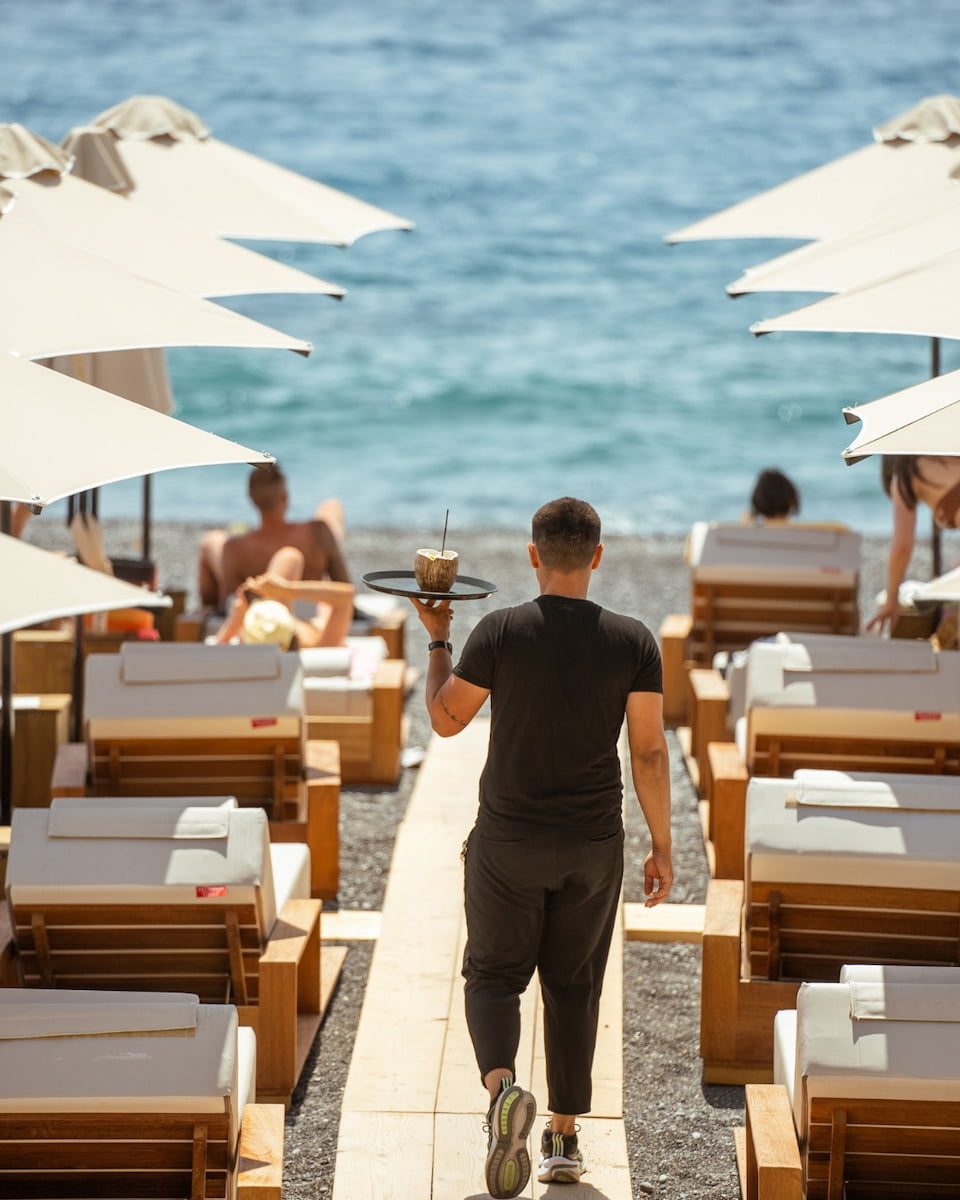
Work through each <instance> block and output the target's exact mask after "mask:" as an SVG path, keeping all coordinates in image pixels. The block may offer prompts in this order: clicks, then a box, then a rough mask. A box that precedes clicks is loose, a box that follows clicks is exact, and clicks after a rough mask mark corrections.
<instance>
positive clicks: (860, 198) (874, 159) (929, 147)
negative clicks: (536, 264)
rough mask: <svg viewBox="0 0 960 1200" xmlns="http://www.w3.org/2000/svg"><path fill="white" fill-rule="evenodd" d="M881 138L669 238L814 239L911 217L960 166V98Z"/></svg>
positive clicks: (921, 108)
mask: <svg viewBox="0 0 960 1200" xmlns="http://www.w3.org/2000/svg"><path fill="white" fill-rule="evenodd" d="M771 136H774V135H771ZM873 136H874V139H875V140H874V143H873V144H872V145H867V146H864V147H862V148H861V149H859V150H855V151H853V153H851V154H845V155H843V156H842V157H840V158H837V159H834V160H833V161H832V162H829V163H826V164H825V165H824V166H821V167H817V168H816V169H814V170H813V171H808V172H807V173H805V174H803V175H798V176H797V177H796V178H795V179H791V180H788V181H787V182H786V183H782V184H780V185H778V186H777V187H774V188H771V189H769V190H768V191H764V192H761V193H759V194H758V195H756V196H752V197H750V198H749V199H746V200H743V201H741V202H740V203H739V204H734V205H733V206H731V207H730V208H726V209H724V210H723V211H722V212H719V213H716V214H714V215H713V216H710V217H706V218H704V219H703V220H701V221H696V222H694V224H692V225H688V226H686V227H685V228H684V229H679V230H677V231H675V232H674V233H670V234H668V235H667V238H666V240H667V241H668V242H671V243H672V242H686V241H696V240H705V239H708V238H800V239H805V240H806V239H809V240H813V239H816V238H822V237H829V236H831V235H833V234H838V233H843V232H845V231H847V230H849V229H854V228H856V227H858V226H861V225H864V224H866V223H867V222H869V221H872V220H874V219H875V218H877V217H880V216H883V215H884V214H886V213H891V212H896V211H906V210H908V209H909V208H910V207H912V206H913V205H914V204H916V203H918V202H920V201H922V200H923V199H924V197H925V196H927V195H929V193H930V191H931V190H935V189H937V188H938V187H940V186H941V185H942V184H943V183H944V182H945V181H946V180H947V179H948V178H949V177H950V176H951V174H952V172H953V171H955V170H956V169H957V168H958V167H960V99H958V98H957V97H956V96H929V97H927V98H926V99H924V100H921V101H920V103H919V104H917V105H915V106H914V107H913V108H911V109H909V110H908V111H907V112H905V113H902V114H901V115H900V116H897V117H894V118H893V119H892V120H890V121H886V122H884V123H883V124H882V125H878V126H876V127H875V129H874V130H873Z"/></svg>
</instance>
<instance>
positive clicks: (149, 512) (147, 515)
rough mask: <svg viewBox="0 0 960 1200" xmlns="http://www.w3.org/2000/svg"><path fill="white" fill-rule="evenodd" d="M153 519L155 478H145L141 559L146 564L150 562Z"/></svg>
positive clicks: (146, 476)
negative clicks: (151, 524)
mask: <svg viewBox="0 0 960 1200" xmlns="http://www.w3.org/2000/svg"><path fill="white" fill-rule="evenodd" d="M152 519H153V478H152V476H150V475H144V477H143V535H142V537H141V539H140V557H141V558H142V559H143V561H144V562H149V561H150V550H151V548H152V547H151V546H150V523H151V521H152Z"/></svg>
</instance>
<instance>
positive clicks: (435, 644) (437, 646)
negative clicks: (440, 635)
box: [427, 642, 453, 654]
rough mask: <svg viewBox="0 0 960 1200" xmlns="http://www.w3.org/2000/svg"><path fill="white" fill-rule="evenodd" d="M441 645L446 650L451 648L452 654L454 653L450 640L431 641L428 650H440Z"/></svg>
mask: <svg viewBox="0 0 960 1200" xmlns="http://www.w3.org/2000/svg"><path fill="white" fill-rule="evenodd" d="M441 646H442V647H443V648H444V650H449V651H450V653H451V654H452V653H453V646H451V645H450V643H449V642H430V644H429V645H428V646H427V651H428V653H429V651H431V650H439V649H440V647H441Z"/></svg>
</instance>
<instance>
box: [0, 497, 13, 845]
mask: <svg viewBox="0 0 960 1200" xmlns="http://www.w3.org/2000/svg"><path fill="white" fill-rule="evenodd" d="M12 530H13V508H12V505H11V504H10V501H9V500H2V501H0V533H4V534H7V535H8V536H9V535H10V534H11V532H12ZM0 654H2V656H3V663H2V666H0V704H2V712H0V825H9V824H10V813H11V810H12V808H13V634H12V633H5V634H3V636H2V638H0Z"/></svg>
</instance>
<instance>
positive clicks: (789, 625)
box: [660, 522, 860, 725]
mask: <svg viewBox="0 0 960 1200" xmlns="http://www.w3.org/2000/svg"><path fill="white" fill-rule="evenodd" d="M689 540H690V555H689V557H690V562H691V569H690V611H689V613H686V614H676V613H674V614H670V615H669V616H668V617H667V618H666V619H665V620H664V622H663V624H662V625H661V627H660V645H661V651H662V653H663V662H664V718H665V720H666V721H667V722H668V723H669V724H677V725H680V724H684V722H685V721H686V720H687V719H688V717H689V711H688V709H687V691H686V684H685V676H686V672H687V671H688V670H690V669H691V668H692V667H697V666H710V665H711V664H712V662H713V657H714V655H715V654H717V653H718V652H721V651H725V652H731V651H734V650H743V649H745V648H746V647H747V646H748V645H749V644H750V643H751V642H753V641H756V640H757V639H758V638H764V637H770V636H771V635H773V634H775V633H777V632H778V631H779V630H781V629H796V630H804V631H808V632H821V633H836V634H842V633H849V634H855V633H857V632H858V630H859V627H860V616H859V610H858V607H857V591H858V587H859V575H858V562H859V554H860V539H859V535H857V534H855V533H852V532H850V531H849V530H844V529H842V528H824V527H816V526H804V525H801V524H799V523H797V524H790V525H783V526H777V527H772V526H750V525H717V524H713V525H708V524H707V523H705V522H698V523H697V524H696V525H695V526H694V528H693V530H692V531H691V535H690V539H689Z"/></svg>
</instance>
